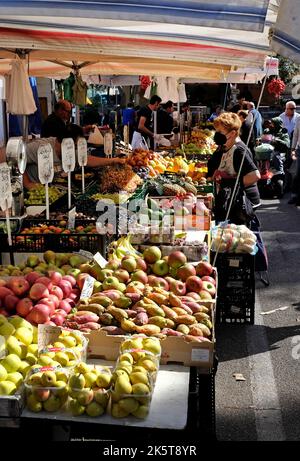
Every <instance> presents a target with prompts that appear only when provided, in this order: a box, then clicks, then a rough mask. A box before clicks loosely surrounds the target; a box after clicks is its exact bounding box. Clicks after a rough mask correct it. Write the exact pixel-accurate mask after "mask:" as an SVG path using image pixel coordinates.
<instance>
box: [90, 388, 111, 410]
mask: <svg viewBox="0 0 300 461" xmlns="http://www.w3.org/2000/svg"><path fill="white" fill-rule="evenodd" d="M93 393H94V400H95V401H96V402H97V403H99V404H100V405H101V406H102V407H103V408H106V407H107V404H108V400H109V394H108V392H107V391H106V390H105V389H102V388H101V389H100V388H97V387H94V388H93Z"/></svg>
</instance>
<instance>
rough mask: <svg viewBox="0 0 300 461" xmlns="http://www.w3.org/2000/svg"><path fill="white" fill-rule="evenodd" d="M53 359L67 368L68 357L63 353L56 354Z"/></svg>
mask: <svg viewBox="0 0 300 461" xmlns="http://www.w3.org/2000/svg"><path fill="white" fill-rule="evenodd" d="M54 359H55V360H56V361H57V362H58V363H60V364H61V366H62V367H67V366H68V364H69V357H68V355H67V354H66V353H65V352H57V353H56V354H55V357H54Z"/></svg>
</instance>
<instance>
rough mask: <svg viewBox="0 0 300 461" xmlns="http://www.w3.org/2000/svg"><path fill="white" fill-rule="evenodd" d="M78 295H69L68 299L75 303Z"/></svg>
mask: <svg viewBox="0 0 300 461" xmlns="http://www.w3.org/2000/svg"><path fill="white" fill-rule="evenodd" d="M78 297H79V295H77V294H76V293H70V296H69V299H72V300H73V301H77V299H78Z"/></svg>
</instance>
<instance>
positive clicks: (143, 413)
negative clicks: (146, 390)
mask: <svg viewBox="0 0 300 461" xmlns="http://www.w3.org/2000/svg"><path fill="white" fill-rule="evenodd" d="M148 413H149V406H148V405H140V406H139V408H138V409H137V410H136V411H133V412H132V414H133V416H135V417H136V418H140V419H145V418H147V416H148Z"/></svg>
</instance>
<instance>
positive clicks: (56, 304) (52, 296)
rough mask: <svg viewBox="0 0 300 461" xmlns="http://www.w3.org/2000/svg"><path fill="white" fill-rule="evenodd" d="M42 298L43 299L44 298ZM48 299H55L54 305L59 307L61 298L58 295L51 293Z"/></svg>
mask: <svg viewBox="0 0 300 461" xmlns="http://www.w3.org/2000/svg"><path fill="white" fill-rule="evenodd" d="M42 299H43V298H42ZM47 299H49V300H51V301H53V303H54V306H55V309H57V308H58V305H59V301H60V299H58V297H57V296H56V295H51V294H50V295H49V296H48V297H47Z"/></svg>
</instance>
